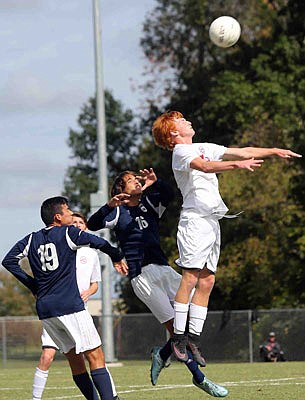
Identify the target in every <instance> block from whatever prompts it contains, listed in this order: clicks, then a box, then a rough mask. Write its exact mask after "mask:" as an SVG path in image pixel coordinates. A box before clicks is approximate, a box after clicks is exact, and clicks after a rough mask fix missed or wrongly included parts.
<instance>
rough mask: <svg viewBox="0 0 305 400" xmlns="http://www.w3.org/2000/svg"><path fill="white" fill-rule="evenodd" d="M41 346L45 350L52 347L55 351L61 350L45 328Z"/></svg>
mask: <svg viewBox="0 0 305 400" xmlns="http://www.w3.org/2000/svg"><path fill="white" fill-rule="evenodd" d="M41 346H42V348H43V349H44V348H46V347H52V348H53V349H55V350H59V348H58V346H56V344H55V343H54V340H52V339H51V337H50V335H49V334H48V332H47V331H46V330H45V329H44V328H42V334H41Z"/></svg>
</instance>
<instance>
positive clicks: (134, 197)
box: [128, 193, 142, 207]
mask: <svg viewBox="0 0 305 400" xmlns="http://www.w3.org/2000/svg"><path fill="white" fill-rule="evenodd" d="M141 197H142V194H141V193H139V194H131V195H130V197H129V201H128V206H129V207H135V206H137V205H138V204H139V203H140V200H141Z"/></svg>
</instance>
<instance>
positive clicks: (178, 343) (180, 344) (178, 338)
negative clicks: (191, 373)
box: [172, 333, 188, 362]
mask: <svg viewBox="0 0 305 400" xmlns="http://www.w3.org/2000/svg"><path fill="white" fill-rule="evenodd" d="M186 344H187V337H186V335H184V334H178V333H174V334H173V337H172V350H173V354H174V356H175V357H176V358H177V360H178V361H182V362H186V361H187V360H188V355H187V350H186Z"/></svg>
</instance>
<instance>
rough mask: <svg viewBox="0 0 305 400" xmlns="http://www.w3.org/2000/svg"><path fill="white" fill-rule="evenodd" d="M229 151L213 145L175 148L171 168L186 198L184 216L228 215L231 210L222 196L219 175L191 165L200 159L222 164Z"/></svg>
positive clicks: (183, 206) (178, 146) (202, 144)
mask: <svg viewBox="0 0 305 400" xmlns="http://www.w3.org/2000/svg"><path fill="white" fill-rule="evenodd" d="M226 149H227V148H226V147H224V146H219V145H217V144H213V143H193V144H176V146H175V147H174V150H173V158H172V168H173V172H174V176H175V179H176V182H177V185H178V187H179V189H180V191H181V193H182V196H183V205H182V213H196V214H200V215H201V216H208V215H212V214H216V215H218V216H223V215H225V214H226V212H227V211H228V208H227V206H226V205H225V203H224V201H223V200H222V198H221V196H220V193H219V189H218V179H217V176H216V174H215V173H205V172H202V171H198V170H196V169H193V168H191V167H190V163H191V161H193V160H194V159H195V158H197V157H201V158H202V159H204V160H206V161H220V160H221V158H222V157H223V155H224V153H225V151H226Z"/></svg>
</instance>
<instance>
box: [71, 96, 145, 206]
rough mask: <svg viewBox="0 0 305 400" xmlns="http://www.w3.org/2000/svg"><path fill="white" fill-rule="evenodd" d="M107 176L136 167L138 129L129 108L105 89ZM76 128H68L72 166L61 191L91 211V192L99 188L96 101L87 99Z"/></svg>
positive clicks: (72, 200)
mask: <svg viewBox="0 0 305 400" xmlns="http://www.w3.org/2000/svg"><path fill="white" fill-rule="evenodd" d="M105 118H106V136H107V162H108V177H109V178H110V184H111V179H112V178H114V177H115V176H116V175H117V174H118V172H120V171H121V170H122V169H135V168H136V161H135V160H136V155H137V144H138V142H139V136H140V131H139V128H138V126H137V124H136V123H135V119H134V116H133V114H132V112H131V110H124V108H123V105H122V103H121V102H119V101H117V100H115V99H114V97H113V95H112V94H111V93H110V92H109V91H105ZM77 122H78V125H79V130H78V131H76V130H73V129H70V132H69V138H68V145H69V147H70V148H71V151H72V156H71V159H72V165H71V166H70V167H69V168H68V170H67V172H66V176H65V182H64V194H65V195H66V196H67V197H68V198H69V199H70V203H71V205H72V207H75V208H78V209H80V210H82V212H83V213H85V214H86V213H88V212H89V211H90V194H91V193H95V192H96V191H97V190H98V181H97V165H98V160H97V157H98V150H97V145H98V144H97V121H96V101H95V98H90V99H89V100H88V103H87V104H85V105H84V106H83V107H82V110H81V113H80V115H79V117H78V121H77Z"/></svg>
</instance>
